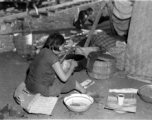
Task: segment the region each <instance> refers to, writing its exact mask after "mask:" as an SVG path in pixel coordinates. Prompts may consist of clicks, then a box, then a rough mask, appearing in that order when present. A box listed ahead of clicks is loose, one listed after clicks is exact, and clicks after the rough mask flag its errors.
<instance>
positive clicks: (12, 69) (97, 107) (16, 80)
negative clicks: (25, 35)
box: [0, 52, 152, 119]
mask: <svg viewBox="0 0 152 120" xmlns="http://www.w3.org/2000/svg"><path fill="white" fill-rule="evenodd" d="M0 63H1V64H0V68H1V69H0V99H1V100H0V108H3V107H4V106H5V105H6V104H9V106H10V107H13V108H15V109H16V110H17V111H22V108H21V107H20V106H19V105H18V104H17V103H16V102H15V101H14V99H13V93H14V91H15V89H16V87H17V86H18V85H19V84H20V83H21V82H22V81H24V79H25V76H26V70H27V68H28V66H29V62H27V61H26V60H25V59H24V58H22V57H21V56H19V55H18V54H17V53H15V52H6V53H1V54H0ZM74 76H75V79H77V80H78V81H80V82H82V81H84V80H86V79H91V80H94V81H95V84H93V85H92V86H90V87H89V88H88V89H90V90H91V91H95V92H97V94H98V95H99V96H101V97H100V100H99V101H100V102H94V103H93V105H92V106H91V107H90V109H89V110H87V111H86V112H84V113H74V112H71V111H69V110H68V109H67V108H66V107H65V105H64V104H63V99H60V100H59V101H58V102H57V104H56V106H55V108H54V110H53V113H52V116H48V115H34V114H28V113H26V112H25V113H24V116H15V115H12V116H10V115H9V114H8V113H6V114H4V116H5V118H6V119H8V118H10V119H13V118H14V119H23V118H28V119H151V118H152V112H151V111H152V104H150V103H145V102H143V101H142V100H141V99H140V98H139V96H138V95H136V98H137V111H136V113H124V114H119V113H116V112H115V111H113V110H107V109H104V105H105V102H106V99H107V96H108V90H109V89H113V88H117V89H121V88H137V89H138V88H139V87H141V86H142V85H144V84H145V83H142V82H139V81H137V80H131V79H128V78H127V77H126V74H125V72H123V71H118V72H117V73H116V74H115V75H114V76H113V77H112V78H111V79H108V80H95V79H92V78H90V77H89V76H88V75H87V73H86V71H85V70H83V71H81V72H78V73H75V74H74ZM82 76H83V77H82ZM64 96H66V95H64Z"/></svg>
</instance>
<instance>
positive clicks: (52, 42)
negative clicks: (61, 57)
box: [43, 33, 65, 51]
mask: <svg viewBox="0 0 152 120" xmlns="http://www.w3.org/2000/svg"><path fill="white" fill-rule="evenodd" d="M64 42H65V39H64V37H63V36H62V35H61V34H59V33H53V34H51V35H49V37H48V38H47V40H46V42H45V43H44V46H43V48H48V49H52V50H57V51H59V47H60V46H61V45H62V44H63V43H64Z"/></svg>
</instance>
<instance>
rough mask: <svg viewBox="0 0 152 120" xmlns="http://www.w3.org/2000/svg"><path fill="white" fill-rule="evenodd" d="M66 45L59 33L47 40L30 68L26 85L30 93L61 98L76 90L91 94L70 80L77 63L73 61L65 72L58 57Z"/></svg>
mask: <svg viewBox="0 0 152 120" xmlns="http://www.w3.org/2000/svg"><path fill="white" fill-rule="evenodd" d="M64 43H65V39H64V37H63V36H62V35H60V34H58V33H53V34H51V35H50V36H49V37H48V38H47V40H46V42H45V44H44V46H43V48H42V50H41V51H40V52H39V54H37V55H36V56H35V58H34V60H33V61H32V63H31V64H30V66H29V70H28V73H27V77H26V80H25V84H26V88H27V89H28V91H29V92H30V93H32V94H36V93H40V94H41V95H43V96H59V95H60V94H61V93H67V92H70V91H72V90H74V89H75V90H77V91H79V92H80V93H83V94H88V95H90V94H91V92H87V91H86V89H84V88H83V87H82V86H81V85H80V84H79V83H78V82H77V81H76V80H75V79H69V78H70V76H71V74H72V73H73V71H74V68H75V67H76V66H77V62H76V61H74V60H71V66H70V68H69V70H68V71H67V72H66V73H65V72H64V71H63V69H62V67H61V64H60V62H59V58H58V56H59V54H60V53H61V52H63V48H64V47H63V45H64Z"/></svg>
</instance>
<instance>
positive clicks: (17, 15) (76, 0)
mask: <svg viewBox="0 0 152 120" xmlns="http://www.w3.org/2000/svg"><path fill="white" fill-rule="evenodd" d="M80 1H82V2H83V1H90V0H73V1H70V2H66V3H63V4H59V5H54V6H48V7H45V8H39V9H38V11H39V12H45V11H46V10H47V9H48V10H49V9H50V10H55V9H57V8H59V7H63V6H68V5H69V6H70V5H73V4H76V3H78V2H80ZM101 1H102V0H95V1H94V2H92V3H87V4H84V5H79V6H80V7H81V6H86V5H91V4H94V3H97V2H101ZM69 9H72V8H68V9H65V10H69ZM63 11H64V10H63ZM58 12H61V11H58ZM33 13H35V10H31V11H30V14H33ZM26 15H27V12H21V13H16V14H12V15H8V16H4V17H1V19H0V23H2V22H4V20H6V19H9V20H10V19H13V20H14V19H16V18H18V17H24V16H26Z"/></svg>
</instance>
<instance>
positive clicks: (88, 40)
mask: <svg viewBox="0 0 152 120" xmlns="http://www.w3.org/2000/svg"><path fill="white" fill-rule="evenodd" d="M105 6H106V2H104V1H103V5H101V8H100V10H99V12H98V14H97V16H96V19H95V21H94V23H93V26H92V28H91V30H90V32H89V35H88V38H87V40H86V42H85V44H84V47H88V45H89V43H90V41H91V38H92V35H93V33H94V31H95V29H96V27H97V24H98V22H99V19H100V17H101V13H102V10H103V8H104V7H105Z"/></svg>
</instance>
